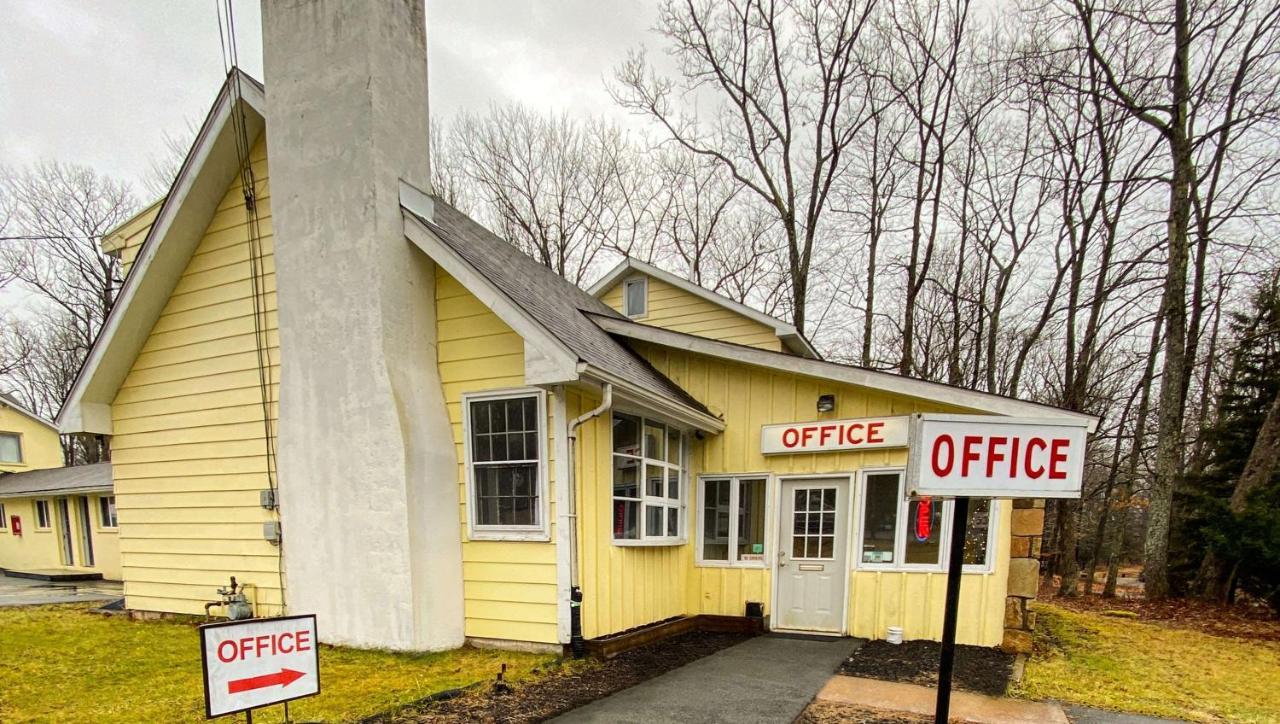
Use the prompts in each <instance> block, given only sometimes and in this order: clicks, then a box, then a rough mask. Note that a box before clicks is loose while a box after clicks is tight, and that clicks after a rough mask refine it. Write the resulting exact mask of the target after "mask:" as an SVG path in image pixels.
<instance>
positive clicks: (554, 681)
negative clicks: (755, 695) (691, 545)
mask: <svg viewBox="0 0 1280 724" xmlns="http://www.w3.org/2000/svg"><path fill="white" fill-rule="evenodd" d="M751 637H752V634H742V633H717V632H707V631H691V632H689V633H684V634H680V635H678V636H673V637H671V638H668V639H665V640H663V641H658V642H655V643H652V644H648V645H646V646H640V647H637V648H634V649H631V650H629V651H624V652H622V653H620V654H618V655H617V656H615V657H613V658H611V659H607V660H605V661H600V662H590V663H587V664H585V665H583V666H567V667H565V668H564V669H563V670H561V671H559V672H553V673H550V674H548V675H547V676H546V677H545V678H542V679H539V680H538V681H535V682H532V683H529V684H526V685H521V684H516V685H514V686H513V687H512V689H511V690H510V691H508V692H506V693H497V692H496V691H495V690H494V689H493V687H492V686H491V685H490V684H488V683H486V684H484V685H483V686H479V687H476V688H475V689H473V690H471V691H468V692H465V693H463V694H462V695H461V696H458V697H456V698H452V699H447V700H444V701H434V702H426V703H423V704H419V705H414V706H410V707H408V708H405V709H402V710H400V711H398V712H396V713H395V714H391V715H386V716H382V717H376V718H374V719H372V720H369V721H370V722H379V723H387V724H390V723H392V722H482V721H483V722H493V721H500V722H513V723H515V722H540V721H543V720H546V719H549V718H551V717H553V716H556V715H558V714H563V713H564V712H566V711H569V710H570V709H575V708H577V707H580V706H583V705H585V704H589V703H591V702H593V701H595V700H596V699H600V698H603V697H606V696H608V695H610V694H613V693H615V692H618V691H621V690H623V689H626V688H628V687H631V686H635V685H636V684H639V683H640V682H642V681H646V680H648V679H652V678H654V677H655V676H659V675H661V674H665V673H666V672H668V671H671V670H672V669H676V668H679V667H681V666H684V665H685V664H687V663H689V662H691V661H696V660H697V659H700V658H702V657H704V656H709V655H711V654H714V653H715V652H717V651H720V650H722V649H726V648H729V647H730V646H733V645H735V644H740V643H742V642H743V641H746V640H747V639H749V638H751Z"/></svg>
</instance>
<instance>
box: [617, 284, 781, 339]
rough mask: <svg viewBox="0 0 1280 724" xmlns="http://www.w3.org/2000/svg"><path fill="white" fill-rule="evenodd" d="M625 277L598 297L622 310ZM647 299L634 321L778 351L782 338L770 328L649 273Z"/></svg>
mask: <svg viewBox="0 0 1280 724" xmlns="http://www.w3.org/2000/svg"><path fill="white" fill-rule="evenodd" d="M627 278H630V277H625V278H623V279H619V280H618V282H617V283H616V284H615V285H614V286H613V287H612V288H610V289H609V291H607V292H605V294H604V296H602V297H600V301H602V302H604V303H605V304H607V305H609V306H610V307H612V308H613V309H616V310H618V311H622V290H623V287H624V286H625V285H624V282H625V280H626V279H627ZM648 279H649V299H648V305H647V308H646V310H645V311H646V314H645V315H644V316H642V317H635V318H634V319H635V321H637V322H643V323H644V324H650V325H653V326H655V327H662V328H664V329H670V330H674V331H676V332H685V333H687V334H696V335H698V336H701V337H709V338H711V339H719V340H723V341H725V342H733V343H735V344H743V345H747V346H750V347H759V348H761V349H768V350H772V351H774V352H781V351H782V341H781V340H780V339H778V335H777V333H775V332H774V331H773V329H771V328H769V327H767V326H765V325H763V324H761V323H760V322H757V321H756V320H754V319H750V318H748V317H745V316H743V315H741V314H738V313H737V312H735V311H733V310H731V309H727V308H725V307H722V306H720V305H718V304H713V303H711V302H709V301H707V300H706V299H703V298H702V297H699V296H697V295H694V294H690V293H689V292H686V291H685V290H683V289H680V288H678V287H675V286H672V285H670V284H668V283H666V282H664V281H662V280H661V279H655V278H653V277H649V278H648Z"/></svg>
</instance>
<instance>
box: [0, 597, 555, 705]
mask: <svg viewBox="0 0 1280 724" xmlns="http://www.w3.org/2000/svg"><path fill="white" fill-rule="evenodd" d="M87 608H88V607H87V606H44V607H33V608H0V721H2V722H6V723H7V724H13V723H14V722H29V721H57V722H103V723H105V722H129V723H130V724H133V723H135V722H160V721H163V722H181V721H204V698H203V693H202V688H201V683H200V676H201V673H200V638H199V634H198V632H197V630H196V627H195V626H194V625H192V624H187V623H179V622H174V621H146V622H143V621H129V620H126V619H124V618H122V617H118V616H112V617H106V616H102V615H98V614H91V613H88V612H87ZM503 663H506V664H507V667H508V668H507V678H508V680H516V681H518V680H521V679H528V678H531V677H533V676H536V675H537V674H538V673H540V672H545V671H547V670H548V669H551V668H555V667H556V666H557V665H558V659H557V657H555V656H551V655H546V654H541V655H540V654H522V653H512V652H506V651H501V652H499V651H482V650H477V649H459V650H456V651H446V652H442V653H435V654H403V653H392V652H387V651H361V650H355V649H344V648H332V647H327V646H326V647H322V648H321V650H320V676H321V694H320V695H319V696H316V697H312V698H309V699H302V700H299V701H295V702H293V703H292V704H290V705H289V706H290V709H291V713H292V714H293V716H294V718H295V719H300V720H303V721H308V720H309V721H315V720H323V721H349V720H353V719H359V718H361V717H365V716H369V715H372V714H376V713H379V712H383V711H387V710H389V709H393V708H396V707H398V706H400V705H403V704H406V703H408V702H412V701H415V700H418V699H421V698H423V697H425V696H429V695H431V694H433V693H435V692H438V691H443V690H445V689H451V688H455V687H459V686H466V685H468V684H471V683H474V682H476V681H482V680H490V679H492V678H493V677H494V676H495V674H497V672H498V669H499V667H500V666H501V665H502V664H503ZM240 719H241V720H243V716H241V717H240ZM230 720H231V719H230V718H227V719H224V720H223V721H230ZM280 720H281V707H280V706H274V707H270V708H268V709H263V710H259V711H257V712H255V713H254V721H255V722H259V721H262V722H269V721H280Z"/></svg>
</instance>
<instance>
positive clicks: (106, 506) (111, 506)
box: [98, 495, 120, 530]
mask: <svg viewBox="0 0 1280 724" xmlns="http://www.w3.org/2000/svg"><path fill="white" fill-rule="evenodd" d="M107 501H111V502H110V503H108V502H107ZM107 510H111V511H113V512H114V513H115V515H113V516H112V518H114V520H113V521H111V522H110V523H108V522H107V517H106V516H104V515H103V513H105V512H107ZM98 527H99V528H101V529H102V530H116V529H118V528H119V527H120V510H119V509H118V508H116V496H114V495H99V496H98Z"/></svg>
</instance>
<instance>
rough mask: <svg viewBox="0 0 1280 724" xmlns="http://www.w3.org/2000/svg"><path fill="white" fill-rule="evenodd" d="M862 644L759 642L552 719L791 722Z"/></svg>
mask: <svg viewBox="0 0 1280 724" xmlns="http://www.w3.org/2000/svg"><path fill="white" fill-rule="evenodd" d="M861 643H862V642H861V641H858V640H855V639H830V640H816V639H813V638H805V639H798V638H787V637H782V636H759V637H756V638H753V639H751V640H749V641H746V642H744V643H741V644H738V645H737V646H733V647H731V648H728V649H725V650H724V651H720V652H718V653H715V654H712V655H711V656H708V657H706V658H704V659H699V660H697V661H695V662H693V663H691V664H688V665H686V666H682V667H680V668H679V669H676V670H674V671H669V672H667V673H666V674H663V675H662V676H659V677H657V678H655V679H650V680H649V681H646V682H644V683H643V684H638V685H636V686H633V687H631V688H630V689H625V690H623V691H620V692H618V693H617V694H614V695H613V696H609V697H606V698H604V699H601V700H599V701H596V702H592V703H591V704H588V705H587V706H584V707H582V708H581V709H575V710H573V711H571V712H569V713H568V714H565V715H564V716H561V717H559V718H557V719H553V720H552V721H556V722H564V723H566V724H574V723H576V722H636V723H637V724H639V723H640V722H644V723H645V724H667V723H671V724H676V723H678V724H685V723H686V722H726V724H728V723H730V722H732V723H733V724H747V723H749V722H761V723H764V722H782V723H785V722H790V721H792V720H793V719H795V718H796V717H797V716H799V714H800V712H802V711H804V708H805V707H806V706H808V704H809V702H810V701H811V700H812V699H813V695H814V694H816V693H817V692H818V690H819V689H821V688H822V686H823V685H824V684H825V683H827V680H828V679H830V678H831V675H832V673H834V672H835V670H836V668H837V667H838V666H839V665H840V662H841V661H844V659H845V657H847V656H848V655H849V654H851V653H853V651H854V649H856V648H857V647H858V646H859V645H860V644H861Z"/></svg>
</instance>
